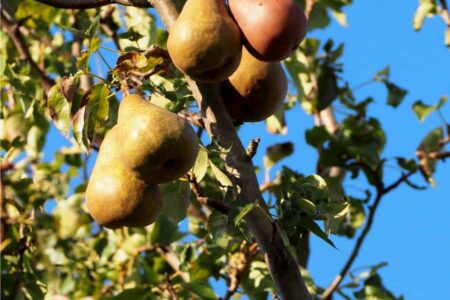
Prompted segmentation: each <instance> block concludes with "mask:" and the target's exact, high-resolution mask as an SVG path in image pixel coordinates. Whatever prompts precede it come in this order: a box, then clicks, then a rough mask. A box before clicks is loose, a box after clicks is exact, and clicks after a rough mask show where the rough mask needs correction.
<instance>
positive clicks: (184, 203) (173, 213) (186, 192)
mask: <svg viewBox="0 0 450 300" xmlns="http://www.w3.org/2000/svg"><path fill="white" fill-rule="evenodd" d="M160 190H161V195H162V198H163V199H164V207H163V215H164V216H166V217H167V218H168V219H169V220H170V221H171V222H172V223H173V224H175V225H176V224H178V222H180V221H181V220H183V219H184V218H185V217H186V213H187V209H188V207H189V200H190V195H191V193H190V191H191V190H190V185H189V183H188V182H186V181H181V180H177V181H174V182H171V183H165V184H161V185H160Z"/></svg>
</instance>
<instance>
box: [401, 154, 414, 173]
mask: <svg viewBox="0 0 450 300" xmlns="http://www.w3.org/2000/svg"><path fill="white" fill-rule="evenodd" d="M396 160H397V164H398V165H399V166H400V167H402V169H405V170H407V171H411V172H412V171H415V170H417V163H416V161H415V160H414V159H409V160H407V159H406V158H403V157H397V158H396Z"/></svg>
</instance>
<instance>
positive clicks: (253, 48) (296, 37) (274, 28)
mask: <svg viewBox="0 0 450 300" xmlns="http://www.w3.org/2000/svg"><path fill="white" fill-rule="evenodd" d="M228 6H229V8H230V11H231V14H232V15H233V17H234V19H235V21H236V23H237V24H238V25H239V28H240V29H241V31H242V34H243V36H244V43H245V46H246V47H247V49H248V50H249V51H250V52H251V53H252V54H253V55H254V56H255V57H257V58H259V59H261V60H264V61H279V60H283V59H285V58H287V57H289V56H290V55H291V53H292V51H293V50H295V49H296V48H297V47H298V45H299V44H300V42H301V41H302V40H303V38H304V37H305V34H306V29H307V21H306V16H305V14H304V13H303V11H302V9H301V8H300V6H298V4H296V3H295V1H294V0H276V1H275V0H228Z"/></svg>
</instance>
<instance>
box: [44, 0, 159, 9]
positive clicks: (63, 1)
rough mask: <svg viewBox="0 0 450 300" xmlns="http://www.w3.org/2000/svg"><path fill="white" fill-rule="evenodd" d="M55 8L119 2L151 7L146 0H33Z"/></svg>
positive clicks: (97, 5) (89, 6)
mask: <svg viewBox="0 0 450 300" xmlns="http://www.w3.org/2000/svg"><path fill="white" fill-rule="evenodd" d="M35 1H37V2H40V3H43V4H47V5H50V6H53V7H56V8H73V9H88V8H97V7H101V6H105V5H109V4H121V5H125V6H135V7H144V8H145V7H152V5H151V3H150V1H147V0H71V1H67V0H35Z"/></svg>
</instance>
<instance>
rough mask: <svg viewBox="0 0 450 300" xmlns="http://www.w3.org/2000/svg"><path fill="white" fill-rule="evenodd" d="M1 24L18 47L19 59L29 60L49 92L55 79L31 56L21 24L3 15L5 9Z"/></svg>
mask: <svg viewBox="0 0 450 300" xmlns="http://www.w3.org/2000/svg"><path fill="white" fill-rule="evenodd" d="M1 24H2V28H3V29H4V30H5V31H6V32H7V33H8V35H9V37H10V38H11V41H12V42H13V44H14V46H15V47H16V49H17V52H18V53H19V59H20V60H24V61H28V63H29V64H30V66H31V69H33V71H34V72H35V73H36V74H37V75H38V77H39V78H40V79H41V82H42V87H43V88H44V91H45V93H46V94H47V92H48V91H49V90H50V88H51V87H52V86H53V85H54V84H55V81H54V80H53V79H51V78H50V77H48V75H47V74H46V72H45V71H44V70H43V69H42V68H41V67H40V66H39V65H38V64H37V63H36V62H35V61H34V60H33V58H32V57H31V54H30V51H28V46H27V44H26V43H25V40H24V39H23V36H22V33H21V32H20V26H19V25H18V24H12V23H10V22H9V21H8V20H7V19H6V17H5V16H4V15H3V11H2V13H1Z"/></svg>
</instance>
